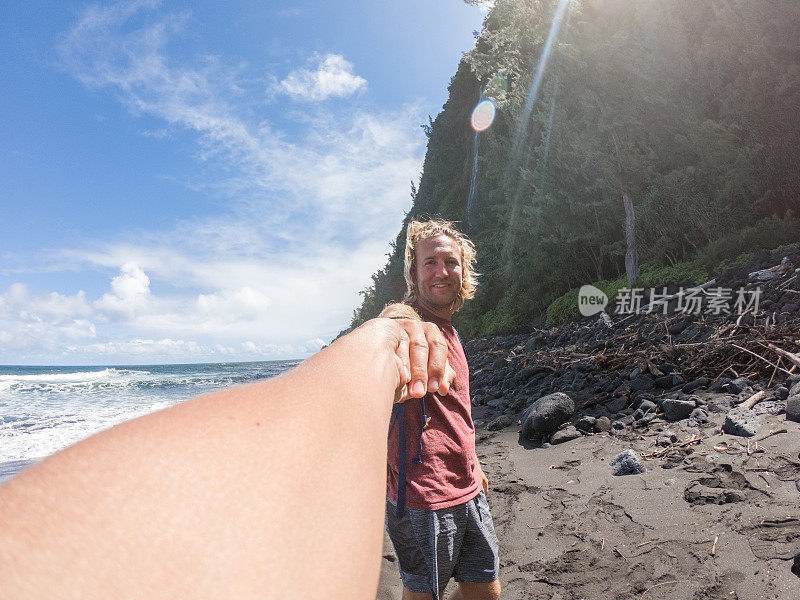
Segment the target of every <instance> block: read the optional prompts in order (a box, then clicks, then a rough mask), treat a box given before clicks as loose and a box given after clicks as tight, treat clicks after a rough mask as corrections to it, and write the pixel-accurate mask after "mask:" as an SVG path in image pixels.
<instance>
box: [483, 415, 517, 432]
mask: <svg viewBox="0 0 800 600" xmlns="http://www.w3.org/2000/svg"><path fill="white" fill-rule="evenodd" d="M513 423H514V419H513V418H511V415H500V416H499V417H497V418H496V419H494V420H493V421H491V422H490V423H489V424H488V425H487V426H486V429H488V430H489V431H500V430H501V429H505V428H506V427H508V426H509V425H511V424H513Z"/></svg>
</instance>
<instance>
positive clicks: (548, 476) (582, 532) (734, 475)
mask: <svg viewBox="0 0 800 600" xmlns="http://www.w3.org/2000/svg"><path fill="white" fill-rule="evenodd" d="M480 413H481V411H480V408H476V411H475V419H476V421H478V422H480V420H481V414H480ZM723 418H724V415H717V416H716V419H715V418H713V417H712V422H711V423H709V424H708V426H707V427H705V428H703V429H702V430H699V429H697V428H691V427H688V426H686V424H685V423H686V422H685V421H684V422H683V424H681V423H667V422H663V423H658V422H654V423H652V424H651V427H650V428H649V430H648V431H647V432H646V433H645V434H636V433H632V432H628V433H627V434H626V433H622V434H616V435H611V434H610V433H598V434H595V435H590V436H586V437H581V438H578V439H575V440H572V441H569V442H566V443H563V444H559V445H555V446H551V447H549V448H541V447H533V446H532V445H531V444H529V443H528V442H526V441H524V440H522V439H521V438H520V436H519V430H520V427H519V425H512V426H510V427H508V428H506V429H504V430H502V431H497V432H490V431H486V430H485V429H483V428H482V427H480V426H479V428H478V431H477V442H478V455H479V457H480V459H481V462H482V464H483V468H484V470H485V472H486V474H487V476H488V477H489V480H490V486H491V489H490V495H489V501H490V504H491V509H492V514H493V519H494V523H495V528H496V530H497V534H498V537H499V539H500V573H501V574H500V579H501V583H502V586H503V595H502V598H506V599H508V600H517V599H523V598H525V599H542V600H544V599H548V600H557V599H563V600H578V599H582V598H585V599H594V598H604V599H606V598H607V599H612V598H613V599H620V600H623V599H631V600H633V599H644V598H646V599H647V600H667V599H670V600H682V599H687V600H688V599H701V598H703V599H719V600H722V599H739V600H745V599H754V598H759V599H764V600H771V599H775V600H778V599H781V600H795V599H796V598H799V597H800V578H799V577H798V576H796V575H794V574H793V573H792V572H791V570H790V569H791V565H792V559H793V558H794V556H795V555H797V554H798V553H800V490H798V487H797V485H798V484H796V481H797V480H798V479H799V478H800V460H798V453H799V452H800V435H798V433H800V424H798V423H795V422H792V421H787V420H786V418H785V415H762V417H761V424H760V426H759V430H758V432H757V434H756V436H754V437H753V438H750V439H749V453H748V439H746V438H742V437H739V436H732V435H727V434H723V433H721V429H720V427H721V423H722V419H723ZM715 421H716V422H715ZM662 429H663V430H666V429H670V430H672V431H673V432H675V433H676V434H677V436H678V440H677V441H676V442H675V443H674V444H673V445H672V446H670V447H668V448H662V447H657V446H656V444H655V441H656V436H657V435H658V432H659V431H660V430H662ZM781 430H785V432H784V433H776V434H775V435H771V436H769V437H766V438H765V439H763V440H762V441H759V442H758V443H757V444H758V447H757V448H756V441H755V440H758V439H759V438H762V437H763V436H766V435H768V434H770V433H771V432H778V431H781ZM692 436H695V438H694V440H695V441H691V442H690V440H692ZM687 442H690V443H687ZM629 448H632V449H633V450H635V451H636V452H637V453H639V454H640V455H644V456H645V457H647V459H646V460H645V464H646V467H647V470H646V472H644V473H642V474H638V475H624V476H614V475H612V472H611V467H610V464H609V463H610V461H611V459H612V458H613V457H614V456H615V455H616V454H618V453H619V452H622V451H624V450H627V449H629ZM658 452H661V454H662V455H661V456H651V455H652V454H653V453H658ZM687 498H688V499H690V500H691V501H689V500H687ZM395 560H396V559H395V556H394V552H393V550H392V546H391V543H390V542H389V541H388V539H387V540H385V546H384V557H383V564H382V570H381V579H380V586H379V589H378V595H377V598H378V600H389V599H399V598H400V597H401V585H400V578H399V575H398V574H397V568H396V562H395ZM454 588H455V584H454V583H453V582H452V581H451V583H450V585H449V586H448V590H447V592H446V595H445V598H446V597H447V596H448V595H449V594H450V593H452V590H453V589H454Z"/></svg>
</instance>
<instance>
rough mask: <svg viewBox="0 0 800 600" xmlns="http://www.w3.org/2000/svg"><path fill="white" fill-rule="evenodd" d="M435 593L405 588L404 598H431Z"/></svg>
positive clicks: (426, 599) (406, 599) (412, 599)
mask: <svg viewBox="0 0 800 600" xmlns="http://www.w3.org/2000/svg"><path fill="white" fill-rule="evenodd" d="M432 598H433V594H420V593H418V592H412V591H409V590H407V589H406V588H403V600H431V599H432Z"/></svg>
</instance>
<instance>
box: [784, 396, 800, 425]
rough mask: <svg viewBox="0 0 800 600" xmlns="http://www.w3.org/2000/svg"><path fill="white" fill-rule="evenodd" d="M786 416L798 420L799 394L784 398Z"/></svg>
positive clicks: (799, 416)
mask: <svg viewBox="0 0 800 600" xmlns="http://www.w3.org/2000/svg"><path fill="white" fill-rule="evenodd" d="M786 418H787V419H788V420H789V421H800V395H799V396H789V397H788V398H787V399H786Z"/></svg>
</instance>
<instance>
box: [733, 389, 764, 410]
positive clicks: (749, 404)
mask: <svg viewBox="0 0 800 600" xmlns="http://www.w3.org/2000/svg"><path fill="white" fill-rule="evenodd" d="M766 397H767V392H764V391H761V392H756V393H755V394H753V395H752V396H750V397H749V398H748V399H747V400H745V401H744V402H742V403H741V404H740V405H739V406H740V407H742V408H753V407H754V406H755V405H756V404H758V403H759V402H761V401H762V400H763V399H764V398H766Z"/></svg>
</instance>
